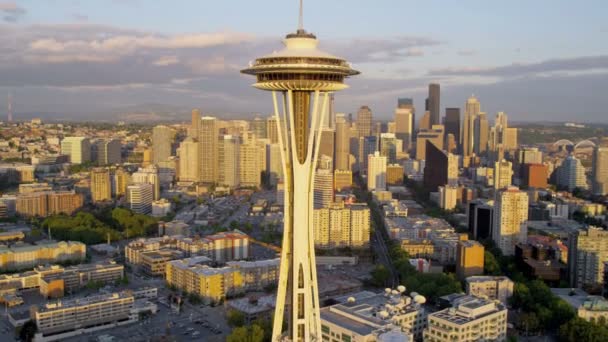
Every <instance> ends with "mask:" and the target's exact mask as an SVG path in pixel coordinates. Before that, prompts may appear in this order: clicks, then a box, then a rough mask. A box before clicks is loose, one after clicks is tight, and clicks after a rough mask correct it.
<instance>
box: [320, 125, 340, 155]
mask: <svg viewBox="0 0 608 342" xmlns="http://www.w3.org/2000/svg"><path fill="white" fill-rule="evenodd" d="M335 135H336V131H335V130H334V129H333V128H321V149H320V150H319V156H328V157H330V158H331V159H334V140H335Z"/></svg>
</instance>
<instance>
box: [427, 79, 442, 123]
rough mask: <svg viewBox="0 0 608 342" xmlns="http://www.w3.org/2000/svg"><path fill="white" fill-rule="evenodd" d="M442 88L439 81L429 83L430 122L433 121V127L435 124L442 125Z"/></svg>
mask: <svg viewBox="0 0 608 342" xmlns="http://www.w3.org/2000/svg"><path fill="white" fill-rule="evenodd" d="M440 97H441V96H440V89H439V84H437V83H431V84H429V108H428V111H429V112H430V114H431V115H430V119H431V120H430V123H431V127H433V125H441V118H440V111H441V110H440V108H441V104H440Z"/></svg>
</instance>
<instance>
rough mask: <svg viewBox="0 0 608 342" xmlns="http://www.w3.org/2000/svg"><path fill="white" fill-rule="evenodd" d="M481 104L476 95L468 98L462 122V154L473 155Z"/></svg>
mask: <svg viewBox="0 0 608 342" xmlns="http://www.w3.org/2000/svg"><path fill="white" fill-rule="evenodd" d="M480 110H481V109H480V104H479V101H478V100H477V98H476V97H475V96H471V97H469V98H468V99H467V102H466V104H465V110H464V120H463V123H462V142H461V146H462V154H463V156H465V157H468V156H470V155H472V154H473V153H474V152H475V151H474V146H475V120H476V119H477V115H479V112H480Z"/></svg>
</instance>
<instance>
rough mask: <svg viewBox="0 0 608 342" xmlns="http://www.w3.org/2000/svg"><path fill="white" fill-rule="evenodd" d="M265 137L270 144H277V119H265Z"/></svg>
mask: <svg viewBox="0 0 608 342" xmlns="http://www.w3.org/2000/svg"><path fill="white" fill-rule="evenodd" d="M266 135H267V136H268V140H270V143H271V144H278V143H279V131H278V126H277V119H276V118H275V117H274V116H271V117H269V118H267V119H266Z"/></svg>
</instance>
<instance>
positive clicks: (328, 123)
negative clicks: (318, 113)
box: [321, 94, 336, 128]
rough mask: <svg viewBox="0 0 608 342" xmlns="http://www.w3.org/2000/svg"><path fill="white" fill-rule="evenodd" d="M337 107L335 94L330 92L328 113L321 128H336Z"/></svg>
mask: <svg viewBox="0 0 608 342" xmlns="http://www.w3.org/2000/svg"><path fill="white" fill-rule="evenodd" d="M334 108H335V96H334V94H329V102H328V103H327V115H326V116H325V119H324V120H323V122H321V128H334V126H335V122H336V118H335V113H334Z"/></svg>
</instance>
